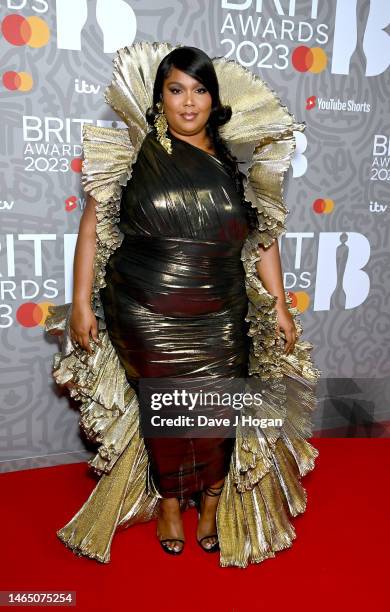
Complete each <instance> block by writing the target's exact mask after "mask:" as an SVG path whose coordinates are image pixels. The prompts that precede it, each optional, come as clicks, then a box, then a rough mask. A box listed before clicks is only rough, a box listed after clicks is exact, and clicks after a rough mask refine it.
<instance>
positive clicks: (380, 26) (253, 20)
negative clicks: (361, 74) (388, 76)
mask: <svg viewBox="0 0 390 612" xmlns="http://www.w3.org/2000/svg"><path fill="white" fill-rule="evenodd" d="M331 4H332V9H333V7H334V5H335V13H333V10H332V12H331V13H330V14H331V15H333V14H334V15H335V20H334V23H333V21H332V23H331V22H329V23H324V22H321V21H320V18H319V14H320V9H321V7H322V6H323V5H322V6H321V3H320V2H319V0H311V1H309V2H303V0H270V1H269V2H265V1H264V2H263V0H221V7H222V9H223V16H222V19H223V21H222V25H221V30H220V33H221V35H223V38H221V40H220V42H221V45H223V46H224V47H226V55H225V56H226V57H230V56H233V57H234V58H235V59H236V60H237V61H239V62H240V63H241V64H242V65H243V66H247V67H257V68H259V69H261V70H263V69H265V68H268V69H277V70H286V69H287V68H289V67H290V66H291V67H292V68H293V69H295V70H297V71H298V72H309V73H312V74H318V73H320V72H322V71H323V70H325V69H327V67H328V64H329V61H328V54H329V53H330V54H331V56H332V63H331V66H330V71H331V72H332V74H349V71H350V66H351V62H352V60H353V58H354V57H359V53H360V51H362V54H363V56H364V57H365V60H366V68H365V74H366V76H377V75H379V74H383V73H384V72H385V70H387V68H388V67H389V65H390V36H389V34H388V33H387V32H386V28H388V26H389V24H390V2H388V1H384V0H336V2H335V3H331ZM363 4H364V6H363ZM366 6H368V17H367V20H366V23H365V26H364V30H363V33H362V37H361V38H360V39H359V37H358V16H357V15H358V10H359V9H360V10H361V9H363V8H365V7H366ZM328 13H329V11H328ZM329 42H330V43H331V46H330V48H329V46H328V48H327V49H326V46H327V45H328V43H329Z"/></svg>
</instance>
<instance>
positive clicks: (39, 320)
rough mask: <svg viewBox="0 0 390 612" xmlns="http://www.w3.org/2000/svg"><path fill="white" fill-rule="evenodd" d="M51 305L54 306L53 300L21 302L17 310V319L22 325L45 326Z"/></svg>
mask: <svg viewBox="0 0 390 612" xmlns="http://www.w3.org/2000/svg"><path fill="white" fill-rule="evenodd" d="M49 306H54V304H53V302H40V303H39V304H35V303H34V302H26V303H25V304H21V305H20V306H19V308H18V309H17V311H16V320H17V322H18V323H19V325H22V327H37V325H40V326H41V327H43V325H44V324H45V321H46V318H47V315H48V312H49Z"/></svg>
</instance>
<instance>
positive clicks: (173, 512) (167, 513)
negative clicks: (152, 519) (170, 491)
mask: <svg viewBox="0 0 390 612" xmlns="http://www.w3.org/2000/svg"><path fill="white" fill-rule="evenodd" d="M157 537H158V539H159V541H160V544H161V546H162V547H163V549H164V550H165V552H167V553H169V554H171V555H179V554H180V553H181V552H182V551H183V548H184V531H183V523H182V520H181V513H180V504H179V500H178V499H177V497H166V498H163V499H161V501H160V507H159V514H158V519H157Z"/></svg>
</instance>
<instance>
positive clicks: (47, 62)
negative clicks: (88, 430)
mask: <svg viewBox="0 0 390 612" xmlns="http://www.w3.org/2000/svg"><path fill="white" fill-rule="evenodd" d="M0 20H1V102H0V104H1V138H0V148H1V185H0V225H1V229H0V329H1V338H2V341H1V347H2V348H1V352H0V362H1V389H0V402H1V406H0V470H1V471H10V470H17V469H24V468H26V467H33V466H37V465H54V464H58V463H64V462H72V461H77V460H81V459H84V457H85V458H88V457H89V456H90V455H91V453H92V450H93V449H90V448H89V449H88V448H87V447H86V446H85V443H84V441H83V440H82V438H81V437H80V433H79V428H78V413H77V411H76V410H75V409H74V408H75V406H74V405H72V403H71V401H70V400H69V398H68V395H67V393H66V392H64V393H61V391H60V390H59V389H58V388H56V386H55V385H54V382H53V380H52V377H51V367H52V357H53V354H54V353H55V352H56V351H57V350H58V347H57V340H56V339H55V338H48V337H47V335H46V334H45V333H44V332H43V323H44V321H45V317H46V315H47V309H48V307H49V305H50V304H56V303H64V302H66V301H71V288H72V266H73V253H74V248H75V243H76V238H77V232H78V226H79V220H80V215H81V212H82V210H83V208H84V205H85V195H84V194H83V193H82V190H81V187H80V172H81V155H82V149H81V130H82V125H83V123H85V122H89V123H94V124H97V125H102V126H111V127H124V124H122V123H121V122H120V121H119V120H118V118H117V117H115V115H113V113H112V112H111V111H110V109H109V107H108V106H107V105H106V104H105V102H104V99H103V90H104V88H105V86H106V85H107V84H108V83H109V81H110V79H111V70H112V59H113V54H114V52H115V51H116V49H118V48H120V47H123V46H125V45H129V44H131V43H133V42H135V41H137V40H148V41H150V42H153V41H160V42H162V41H167V42H170V43H173V44H189V45H193V46H197V47H200V48H202V49H204V50H205V51H206V52H207V53H208V54H209V55H210V56H211V57H215V56H225V57H226V58H233V59H235V60H237V61H238V62H240V63H241V64H242V65H243V66H246V67H247V68H249V69H250V70H251V71H253V73H255V74H257V75H260V76H261V78H263V79H264V80H265V81H267V82H268V84H269V85H270V86H271V87H272V89H274V91H275V92H277V94H278V95H279V96H280V97H281V99H282V101H283V103H284V104H286V105H287V106H288V107H289V109H290V110H291V111H292V112H293V113H294V115H295V117H296V118H297V120H298V121H304V122H306V125H307V127H306V131H305V134H304V135H302V134H300V133H298V134H297V149H296V153H295V156H294V159H293V164H292V167H291V169H290V171H289V173H288V175H287V177H286V183H285V198H286V203H287V208H288V209H289V210H290V214H289V216H288V221H287V227H288V232H287V233H286V234H285V235H284V236H283V237H282V238H281V240H280V250H281V254H282V262H283V271H284V283H285V288H286V290H289V291H290V292H291V294H292V296H293V299H294V300H295V301H296V304H297V306H298V308H299V309H300V311H301V313H302V314H301V321H302V324H303V327H304V331H305V335H304V338H305V339H307V340H308V341H309V342H311V343H312V344H313V345H314V348H313V351H312V356H313V361H314V363H315V365H316V366H317V367H318V368H320V369H321V371H322V372H323V378H322V380H321V382H320V384H319V408H318V411H317V414H316V420H315V431H316V432H317V434H318V435H350V436H354V435H370V436H384V435H386V420H387V421H389V420H390V418H389V412H390V411H389V407H388V398H389V395H390V394H389V391H390V389H389V382H388V381H389V372H390V361H389V337H390V333H389V329H390V324H389V284H390V253H389V215H390V189H389V185H390V182H389V181H390V109H389V100H390V78H389V64H390V2H388V1H387V0H371V1H370V0H330V1H327V0H236V1H228V0H193V1H192V2H190V3H189V2H186V1H185V0H153V2H150V1H148V0H0Z"/></svg>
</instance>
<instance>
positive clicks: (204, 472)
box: [100, 130, 249, 499]
mask: <svg viewBox="0 0 390 612" xmlns="http://www.w3.org/2000/svg"><path fill="white" fill-rule="evenodd" d="M168 135H169V138H170V139H171V141H172V149H173V150H172V153H171V154H168V152H167V151H166V150H165V149H164V147H163V146H162V145H161V144H160V142H159V141H158V140H157V138H156V135H155V131H154V130H152V131H151V132H150V133H149V134H148V135H147V136H146V138H145V140H144V142H143V144H142V147H141V149H140V152H139V154H138V158H137V161H136V163H135V164H134V167H133V174H132V177H131V180H130V181H129V182H128V183H127V185H126V187H125V188H124V190H123V195H122V200H121V209H120V222H119V224H118V225H119V228H120V230H121V231H122V233H123V234H124V239H123V242H122V244H121V246H120V247H119V248H118V249H117V250H116V251H115V252H114V253H113V255H112V256H111V257H110V259H109V261H108V264H107V267H106V277H105V280H106V287H105V288H103V289H101V291H100V294H101V300H102V304H103V307H104V316H105V321H106V325H107V331H108V333H109V336H110V339H111V342H112V344H113V345H114V346H115V348H116V350H117V353H118V355H119V358H120V360H121V363H122V365H123V367H124V369H125V371H126V376H127V378H128V381H129V383H130V384H133V385H134V386H135V388H137V389H138V387H137V383H138V380H139V378H142V377H151V378H156V379H159V378H163V377H171V378H173V377H174V378H176V377H179V378H180V377H183V376H184V377H186V380H187V378H188V377H191V378H192V379H193V380H196V378H199V381H203V382H204V381H205V379H206V378H207V377H213V380H214V379H218V378H220V379H224V378H231V377H241V378H244V377H246V376H247V374H248V372H247V366H248V358H249V338H248V335H247V332H248V323H247V322H246V321H245V317H246V314H247V296H246V290H245V272H244V267H243V264H242V261H241V259H240V254H241V250H242V246H243V243H244V240H245V239H246V237H247V235H248V231H249V230H248V227H249V217H248V215H249V209H248V207H246V206H245V202H243V201H242V198H241V197H240V195H239V193H238V191H237V188H236V184H235V180H234V178H233V177H232V176H231V173H229V171H228V169H227V168H226V167H225V165H224V164H223V162H222V161H221V160H219V159H218V158H217V157H215V156H213V155H211V154H209V153H207V152H206V151H204V150H202V149H200V148H199V147H196V146H194V145H192V144H190V143H188V142H186V141H184V140H182V139H179V138H176V137H175V136H173V134H172V133H171V132H170V131H168ZM146 409H147V407H146V406H145V410H146ZM140 411H141V422H142V416H143V412H144V411H143V408H142V405H141V406H140ZM145 418H146V417H145ZM230 433H231V432H230ZM206 434H207V432H206ZM217 435H218V434H217ZM233 442H234V440H233V439H232V437H231V435H230V437H228V436H224V437H211V436H210V435H205V436H203V437H199V436H198V437H191V436H188V435H187V436H186V437H184V436H181V437H177V438H174V437H173V438H172V437H169V436H168V437H167V436H165V437H159V436H158V435H156V436H153V437H148V436H145V446H146V448H147V451H148V453H149V457H150V462H151V467H152V474H153V477H154V482H155V484H156V486H157V489H158V490H159V492H160V494H161V495H162V496H163V497H178V498H181V499H184V498H185V497H189V496H190V495H191V493H193V492H195V491H197V490H200V489H201V488H203V487H205V486H209V485H212V484H213V483H215V482H217V481H218V480H220V479H221V478H223V477H224V476H225V475H226V473H227V471H228V468H229V463H230V456H231V451H232V448H233Z"/></svg>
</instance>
